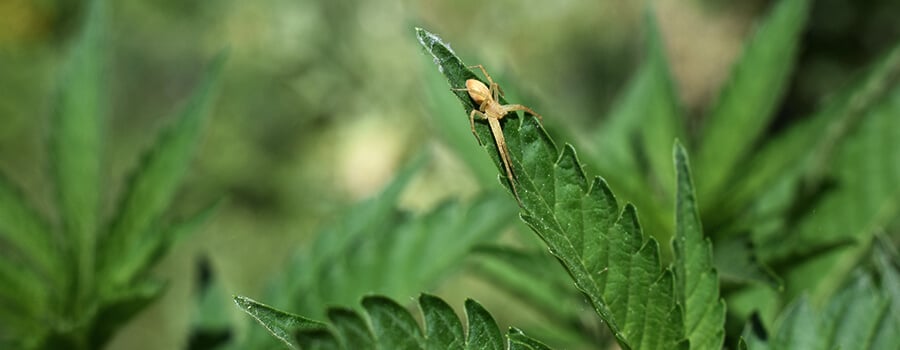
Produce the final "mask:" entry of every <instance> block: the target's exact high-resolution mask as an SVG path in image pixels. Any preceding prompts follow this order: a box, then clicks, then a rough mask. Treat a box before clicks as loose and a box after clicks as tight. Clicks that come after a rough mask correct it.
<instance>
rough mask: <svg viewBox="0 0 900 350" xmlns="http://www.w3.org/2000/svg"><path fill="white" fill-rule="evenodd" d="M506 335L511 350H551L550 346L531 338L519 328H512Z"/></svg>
mask: <svg viewBox="0 0 900 350" xmlns="http://www.w3.org/2000/svg"><path fill="white" fill-rule="evenodd" d="M506 337H507V338H508V339H509V350H550V347H548V346H547V345H544V343H541V342H539V341H537V340H534V339H532V338H530V337H529V336H527V335H525V333H523V332H522V331H521V330H519V329H517V328H510V329H509V332H507V334H506Z"/></svg>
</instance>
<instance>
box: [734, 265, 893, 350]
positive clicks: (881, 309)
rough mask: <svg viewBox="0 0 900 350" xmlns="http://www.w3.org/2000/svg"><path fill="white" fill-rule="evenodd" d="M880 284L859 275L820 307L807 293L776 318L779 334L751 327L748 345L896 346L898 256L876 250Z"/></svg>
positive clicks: (814, 348) (747, 332)
mask: <svg viewBox="0 0 900 350" xmlns="http://www.w3.org/2000/svg"><path fill="white" fill-rule="evenodd" d="M874 260H875V263H876V265H877V270H879V275H880V280H881V283H880V286H879V285H878V284H877V283H876V281H875V280H873V276H872V275H871V274H870V273H867V272H864V271H861V270H858V271H857V273H856V276H854V278H853V279H852V280H851V281H850V283H849V284H847V285H846V286H845V287H844V288H843V289H841V290H840V291H839V292H838V293H836V294H835V296H834V297H833V298H831V299H830V300H829V301H828V303H827V304H826V305H825V308H824V310H822V311H819V310H815V309H814V307H813V306H812V305H811V303H810V301H809V299H808V298H806V297H801V298H799V299H798V300H796V301H795V302H794V303H793V304H791V305H789V306H788V307H787V308H786V309H785V310H784V311H783V313H782V314H781V316H780V317H779V318H778V319H777V320H776V321H775V326H774V334H773V335H772V336H766V335H765V334H759V333H758V332H760V330H756V331H754V328H752V327H747V329H746V330H745V331H744V337H743V338H744V340H745V341H746V342H747V343H746V346H747V347H748V348H749V349H752V350H756V349H776V350H778V349H810V350H817V349H823V350H824V349H885V350H886V349H895V348H896V346H897V344H898V342H900V275H898V273H897V269H896V263H897V262H896V258H895V259H893V260H894V261H892V259H890V258H889V257H888V254H886V253H885V250H884V248H879V249H876V252H875V259H874Z"/></svg>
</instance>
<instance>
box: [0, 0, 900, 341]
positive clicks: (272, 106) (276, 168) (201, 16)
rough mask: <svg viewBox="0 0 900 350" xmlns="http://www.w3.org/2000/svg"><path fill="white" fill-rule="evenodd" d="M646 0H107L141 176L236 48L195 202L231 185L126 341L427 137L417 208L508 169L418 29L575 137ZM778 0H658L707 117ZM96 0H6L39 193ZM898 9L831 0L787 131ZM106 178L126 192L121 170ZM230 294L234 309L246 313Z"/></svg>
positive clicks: (279, 251)
mask: <svg viewBox="0 0 900 350" xmlns="http://www.w3.org/2000/svg"><path fill="white" fill-rule="evenodd" d="M648 3H649V2H646V1H622V0H615V1H614V0H607V1H571V0H563V1H527V2H525V1H509V0H495V1H474V0H455V1H438V0H429V1H410V0H401V1H388V0H319V1H313V0H257V1H238V0H208V1H183V0H155V1H150V0H145V1H138V0H134V1H117V2H109V5H110V11H109V12H110V15H111V26H112V27H111V28H110V30H111V36H110V37H111V42H110V43H109V45H108V48H109V52H108V55H109V57H110V63H111V65H110V66H109V67H108V70H107V72H108V77H107V78H108V79H107V80H108V86H109V93H108V98H107V101H108V102H109V109H110V115H111V119H110V120H109V123H108V128H107V130H106V133H107V135H108V138H107V141H106V142H107V145H106V146H107V150H108V153H107V154H106V157H107V160H108V162H107V164H109V167H108V169H106V170H105V171H106V172H107V173H108V174H109V175H111V176H110V177H109V178H110V179H123V178H124V176H122V175H123V174H125V173H126V172H127V171H128V170H129V169H131V168H132V167H133V166H134V165H135V163H136V161H137V160H136V156H137V154H139V152H140V150H142V149H144V148H146V147H147V146H148V145H149V144H150V143H151V142H152V140H153V137H154V135H155V134H156V131H157V130H158V129H159V128H160V127H161V126H162V125H165V124H166V123H167V122H168V121H169V120H168V119H167V118H166V116H168V115H171V114H172V113H173V112H175V111H177V110H179V109H180V107H181V106H182V105H183V103H184V102H185V99H186V96H187V95H188V94H189V93H190V91H191V89H192V88H193V86H194V84H195V83H196V82H197V81H198V79H199V78H200V75H201V67H203V66H204V64H205V62H206V61H208V60H209V59H210V58H211V57H212V56H213V55H214V54H215V53H216V52H218V51H220V50H221V49H222V48H226V47H227V48H229V49H230V57H229V60H228V63H227V65H226V68H225V72H224V79H223V81H224V87H223V89H222V90H221V95H220V96H219V97H218V102H217V105H216V107H215V109H214V112H213V116H212V118H211V119H210V122H209V123H208V125H207V128H206V130H205V137H204V141H203V144H202V146H201V148H200V150H199V153H198V154H197V156H196V159H195V162H194V165H193V168H192V171H191V174H190V178H189V180H188V181H187V183H186V184H185V185H184V186H183V190H182V192H181V194H180V198H179V200H178V201H177V202H178V208H180V209H181V210H184V211H192V210H195V209H197V208H199V207H201V206H203V205H205V204H207V203H209V202H210V201H213V200H216V199H217V198H219V197H221V196H223V195H224V196H226V197H227V198H228V201H227V202H226V204H225V206H224V207H223V208H222V209H221V210H220V211H219V212H218V214H217V215H216V216H215V217H214V218H213V219H212V220H211V222H210V223H209V224H208V225H207V226H206V227H205V229H204V230H202V232H199V233H198V234H197V235H195V236H193V237H192V238H191V239H190V240H189V241H188V242H184V244H181V245H178V246H176V248H175V249H174V251H173V253H172V254H171V255H170V256H168V257H167V258H166V259H165V260H164V261H163V262H162V263H161V265H160V266H159V267H158V268H157V275H158V276H160V277H162V278H165V279H168V280H170V286H169V290H168V292H167V294H166V295H165V297H164V298H163V299H162V300H161V302H159V303H157V304H155V305H154V306H152V307H151V308H150V309H149V310H147V311H146V312H144V313H142V314H141V315H140V316H139V317H138V318H137V319H135V320H134V321H133V322H132V323H131V324H129V325H128V326H127V328H126V329H125V330H124V331H122V332H121V333H119V334H118V335H117V336H116V338H115V340H114V341H113V343H112V344H111V348H128V349H172V348H179V347H183V345H184V343H185V341H186V337H187V331H188V324H189V321H190V317H191V314H190V313H191V311H192V306H191V302H192V300H191V293H192V289H193V288H195V286H194V284H193V281H194V275H195V268H194V266H195V265H196V262H197V260H198V259H199V257H200V256H206V257H208V258H209V259H210V261H211V262H212V265H213V267H214V269H215V271H216V272H217V273H218V274H219V278H221V281H222V283H223V284H224V285H225V286H226V288H227V289H228V290H229V291H230V292H234V293H240V294H247V295H254V293H259V291H260V290H261V289H262V287H263V285H264V284H265V283H266V281H267V278H268V277H269V276H270V274H269V272H268V271H269V270H270V269H271V268H270V267H271V266H279V265H280V264H281V263H282V262H283V261H284V259H285V258H286V256H287V254H288V253H289V252H290V251H291V250H293V249H295V248H296V246H298V245H301V244H303V242H305V241H306V240H307V239H308V238H309V236H310V235H311V234H312V233H314V232H316V227H318V225H319V224H321V223H323V222H327V221H329V220H334V219H335V218H336V217H337V215H338V214H339V213H340V210H341V208H344V207H346V206H347V205H349V204H351V203H353V202H355V201H357V200H359V199H362V198H365V197H367V196H369V195H371V194H373V193H375V192H376V191H377V190H378V189H379V188H380V186H382V185H383V184H384V183H385V182H386V181H388V180H389V179H390V178H391V176H392V174H393V172H394V171H395V170H396V169H397V168H398V167H399V166H400V165H401V164H402V163H403V162H404V161H405V160H406V159H408V158H409V157H410V156H412V155H414V154H417V153H418V152H420V150H422V149H430V150H431V151H432V153H433V154H434V157H433V159H434V162H432V163H431V165H430V167H429V168H428V169H427V171H426V172H425V173H424V174H422V175H421V176H420V179H418V180H417V182H416V183H415V184H414V185H413V186H412V189H411V190H410V191H408V193H407V194H406V195H405V198H406V200H405V203H406V205H408V206H409V207H411V208H426V207H428V206H429V205H431V204H432V203H434V202H436V201H437V200H439V199H441V198H446V197H448V196H458V195H463V196H465V195H467V194H472V193H475V192H477V191H478V188H479V187H480V186H497V183H490V184H478V183H477V182H476V181H475V180H474V177H471V176H469V174H467V173H466V172H467V171H468V170H467V169H466V167H465V165H464V164H462V163H461V162H460V161H459V160H457V159H455V158H454V157H453V155H452V152H450V151H449V150H448V149H447V147H446V146H443V145H442V144H441V142H440V140H439V139H438V138H437V137H436V134H437V133H436V132H435V130H434V128H435V127H436V126H435V124H434V123H432V121H431V115H432V114H433V113H434V112H433V111H431V110H429V104H428V101H427V97H426V95H425V93H424V90H425V89H424V84H425V83H424V81H425V78H424V77H425V75H426V74H432V75H433V74H437V72H436V70H435V69H434V67H433V65H431V64H430V61H429V59H428V58H426V57H425V56H424V55H423V54H422V53H421V51H420V49H419V48H418V45H417V42H416V40H415V37H414V32H413V27H415V26H421V27H424V28H428V29H429V30H430V31H433V32H435V33H439V34H440V35H441V36H442V37H443V38H444V39H445V40H446V41H448V42H450V43H451V44H452V45H453V48H454V49H455V50H456V52H457V53H458V54H459V55H460V56H461V57H462V58H463V59H465V60H467V62H468V63H472V64H474V63H482V64H484V65H485V66H486V67H487V68H488V69H489V70H490V71H491V72H492V74H493V75H494V78H495V79H498V80H499V81H500V83H501V84H503V83H504V82H514V85H515V88H516V90H517V91H516V93H517V96H518V97H519V98H520V99H521V100H522V101H516V102H522V103H525V104H527V105H530V106H532V107H533V108H535V109H536V110H537V111H538V112H540V113H541V114H543V115H544V116H545V119H544V120H545V123H546V124H547V126H548V128H549V129H550V130H551V132H553V131H554V130H556V131H557V132H558V133H560V134H562V135H575V136H577V135H578V130H582V129H585V128H593V127H595V126H596V125H598V124H599V123H600V122H602V120H603V116H604V112H605V111H606V110H607V108H608V107H609V105H610V104H611V103H612V101H613V100H614V99H615V98H616V97H617V95H618V92H620V91H622V88H623V86H624V85H625V84H626V82H627V80H628V77H629V76H630V75H631V73H632V72H633V70H634V69H635V68H636V67H637V65H638V63H639V62H640V59H641V57H642V44H643V43H642V41H643V39H642V38H643V31H644V15H645V10H646V9H647V8H648ZM769 3H770V2H769V1H762V0H753V1H741V2H731V1H717V0H682V1H677V0H660V1H654V2H652V4H653V5H652V7H653V8H654V9H655V16H656V17H657V20H658V21H659V25H660V28H661V31H662V33H663V38H664V40H665V46H666V49H667V55H668V57H669V59H670V62H671V67H672V71H673V73H674V75H675V77H676V80H677V87H678V89H679V94H680V97H681V100H682V103H683V105H684V107H685V109H686V110H687V111H689V112H692V113H690V114H692V115H700V114H701V113H700V112H702V111H703V110H704V109H705V108H706V107H707V106H709V104H710V102H711V100H712V99H714V98H715V93H716V91H718V88H719V85H720V84H721V82H722V81H723V79H724V78H725V77H726V76H727V74H728V71H729V67H730V64H731V62H732V60H733V59H734V58H735V57H736V56H737V55H738V54H739V52H740V48H741V45H742V42H743V40H744V38H745V37H746V36H747V35H748V33H750V31H751V30H752V28H753V23H754V19H755V18H757V17H758V16H759V15H760V14H761V13H762V12H763V11H764V10H765V9H766V8H767V7H768V5H769ZM85 8H86V1H76V0H0V170H2V171H3V172H5V173H6V174H8V175H9V176H10V177H11V178H12V179H13V180H15V181H16V182H17V183H18V184H20V185H22V186H24V187H25V188H26V192H27V194H28V195H29V196H31V197H32V198H37V199H38V201H37V202H38V203H39V205H40V204H46V203H48V202H49V200H50V198H51V193H50V191H51V190H50V189H49V188H47V187H46V186H45V185H44V184H47V183H49V182H50V181H49V179H47V178H46V173H47V172H46V171H45V170H46V169H45V168H46V166H47V165H46V164H47V160H46V159H44V154H45V152H44V147H45V140H46V138H47V134H46V133H47V130H48V128H47V123H48V122H49V118H48V116H49V114H50V113H49V112H50V110H49V108H50V106H51V104H52V103H51V102H52V100H53V96H54V89H55V87H56V85H57V80H56V77H57V76H58V74H57V73H58V70H59V68H60V67H59V66H60V64H61V62H62V61H63V59H64V57H65V55H66V53H67V51H68V47H69V46H70V45H71V43H72V39H73V38H74V36H75V35H74V34H75V33H76V32H77V30H78V28H79V26H80V25H81V21H82V19H83V15H84V10H85ZM897 18H900V3H898V2H896V1H892V0H872V1H864V2H863V1H853V0H823V1H817V2H816V5H815V6H814V9H813V13H812V15H811V21H810V25H809V27H808V29H807V33H806V34H805V36H804V44H803V45H804V46H803V47H802V48H801V50H800V57H799V60H800V63H799V64H798V65H797V67H798V69H797V71H796V72H795V75H794V80H793V82H792V85H791V87H790V90H789V92H788V97H787V101H786V103H785V104H784V107H783V110H782V111H780V115H783V116H785V117H782V118H780V119H778V121H777V122H776V124H775V125H774V126H773V128H778V127H779V126H780V125H783V124H785V123H787V122H789V120H788V118H787V117H788V116H802V115H805V114H807V112H809V111H810V110H812V109H813V108H814V107H815V106H816V104H817V103H818V101H819V100H820V99H821V98H822V97H823V96H828V94H829V93H830V92H832V91H834V90H835V89H836V88H838V87H839V86H840V85H841V84H842V83H845V82H846V79H848V78H849V77H850V76H851V75H852V74H853V73H855V72H857V71H858V70H859V68H860V67H861V65H862V64H864V63H866V62H869V61H870V60H871V58H872V57H874V56H876V55H877V54H878V53H879V52H881V51H883V48H884V47H886V46H887V45H888V44H890V43H894V42H896V41H897V40H898V38H900V25H898V24H897ZM465 122H466V120H465V116H464V115H462V114H460V123H465ZM151 131H152V132H151ZM563 141H570V142H577V141H576V140H563ZM473 142H474V141H473ZM601 175H602V174H601ZM117 181H120V180H117ZM107 185H108V186H109V187H110V188H112V189H113V191H111V192H112V193H113V195H111V196H110V198H106V200H107V201H109V200H112V199H113V198H115V195H114V194H115V191H116V189H119V188H120V187H121V185H122V184H121V183H120V182H112V183H108V184H107ZM176 211H177V210H176ZM460 283H469V284H463V285H462V286H463V287H458V288H453V289H452V290H454V291H459V294H460V295H458V296H448V297H449V298H450V300H451V303H453V304H454V305H460V304H461V302H460V300H462V298H464V297H474V298H476V299H478V300H480V301H482V302H483V303H484V304H485V306H486V307H487V308H488V309H489V310H492V311H493V312H495V313H497V314H498V317H499V318H500V319H501V320H502V319H503V311H502V309H500V308H497V307H494V308H492V307H491V306H492V301H497V300H500V299H502V298H500V297H496V296H495V297H493V299H492V297H491V293H490V290H489V289H490V287H489V286H488V285H487V284H485V283H480V284H475V283H471V282H460ZM469 287H471V288H469ZM223 305H224V306H225V307H227V305H228V304H227V300H226V301H225V303H224V304H223ZM495 305H496V304H495ZM228 311H229V312H231V311H232V310H231V309H229V310H228ZM233 311H235V312H231V315H232V316H231V317H234V318H241V317H245V316H244V315H239V314H237V313H236V311H237V310H236V309H235V310H233Z"/></svg>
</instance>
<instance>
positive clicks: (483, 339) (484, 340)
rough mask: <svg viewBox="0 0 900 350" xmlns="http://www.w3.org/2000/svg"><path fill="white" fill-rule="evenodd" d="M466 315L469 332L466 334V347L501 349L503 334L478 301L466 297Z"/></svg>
mask: <svg viewBox="0 0 900 350" xmlns="http://www.w3.org/2000/svg"><path fill="white" fill-rule="evenodd" d="M466 315H468V317H469V322H467V324H468V325H469V332H468V334H466V349H494V350H503V335H501V333H500V328H499V327H497V322H494V318H493V317H492V316H491V314H490V313H489V312H488V311H487V310H485V309H484V307H482V306H481V304H479V303H478V302H476V301H475V300H472V299H466Z"/></svg>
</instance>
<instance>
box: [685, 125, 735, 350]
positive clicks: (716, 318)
mask: <svg viewBox="0 0 900 350" xmlns="http://www.w3.org/2000/svg"><path fill="white" fill-rule="evenodd" d="M674 158H675V173H676V183H677V185H676V200H675V213H676V215H675V239H674V246H675V276H676V279H675V280H676V283H677V284H678V288H677V290H678V293H676V294H678V295H679V296H680V300H681V303H682V305H683V306H684V310H685V311H684V317H685V332H686V333H685V335H686V338H687V339H688V340H689V341H690V344H691V347H692V348H696V349H719V348H721V347H722V345H723V343H724V341H725V302H724V301H723V300H722V299H720V298H719V279H718V273H717V272H716V269H715V268H714V267H713V259H712V243H711V242H710V241H709V239H708V238H705V237H704V236H703V228H702V224H701V222H700V213H699V211H698V208H697V199H696V196H695V194H694V182H693V180H692V179H691V172H690V164H689V162H688V158H687V151H685V149H684V147H683V146H681V144H680V143H677V142H676V144H675V147H674Z"/></svg>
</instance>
